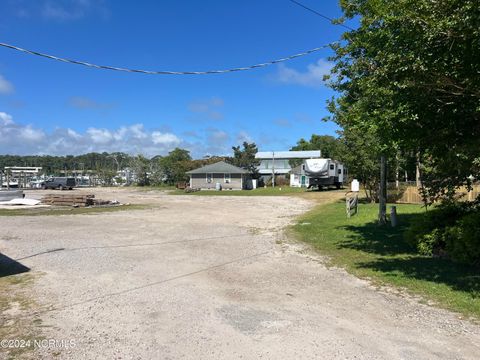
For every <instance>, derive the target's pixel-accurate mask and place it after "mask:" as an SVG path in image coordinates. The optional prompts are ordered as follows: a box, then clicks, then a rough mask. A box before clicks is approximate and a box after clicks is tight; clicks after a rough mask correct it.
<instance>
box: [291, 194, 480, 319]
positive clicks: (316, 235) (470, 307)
mask: <svg viewBox="0 0 480 360" xmlns="http://www.w3.org/2000/svg"><path fill="white" fill-rule="evenodd" d="M388 211H389V210H388ZM388 211H387V212H388ZM423 211H425V210H424V209H422V208H421V207H420V206H419V205H401V204H397V213H398V219H399V226H398V227H396V228H391V227H390V226H389V225H388V226H384V227H380V226H378V225H377V223H376V219H377V215H378V205H372V204H360V206H359V214H358V215H355V216H353V217H352V218H350V219H347V218H346V215H345V203H338V202H337V203H334V204H327V205H321V206H319V207H317V208H316V209H315V210H313V211H311V212H309V213H308V214H306V215H304V216H303V217H302V218H301V219H300V220H299V222H298V223H297V225H295V226H293V232H294V234H295V236H296V237H297V238H298V239H300V240H302V241H304V242H307V243H310V244H312V245H313V246H314V248H315V249H317V250H318V251H319V253H321V254H322V255H327V256H328V258H329V260H328V264H329V265H333V266H339V267H342V268H345V269H346V270H347V271H348V272H350V273H352V274H354V275H355V276H358V277H361V278H368V279H370V280H371V281H373V283H374V284H378V285H393V286H395V287H399V288H403V289H405V290H407V291H408V292H410V293H412V294H416V295H421V296H422V298H423V299H425V300H426V301H428V302H433V303H435V304H436V305H438V306H440V307H444V308H447V309H450V310H453V311H457V312H459V313H461V314H463V315H465V316H467V317H471V318H473V319H475V320H477V321H478V320H480V272H479V271H478V269H473V268H471V267H467V266H462V265H458V264H455V263H452V262H450V261H448V260H445V259H435V258H431V257H425V256H421V255H418V254H416V253H415V252H414V251H413V249H412V248H410V247H409V246H408V245H407V244H406V243H405V242H404V241H403V231H404V230H405V228H406V225H407V224H408V223H409V221H410V219H412V218H413V217H414V216H416V214H418V213H420V212H423Z"/></svg>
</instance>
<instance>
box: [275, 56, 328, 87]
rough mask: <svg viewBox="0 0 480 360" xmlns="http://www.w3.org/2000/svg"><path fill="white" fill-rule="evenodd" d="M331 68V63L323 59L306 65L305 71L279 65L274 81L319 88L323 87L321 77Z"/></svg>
mask: <svg viewBox="0 0 480 360" xmlns="http://www.w3.org/2000/svg"><path fill="white" fill-rule="evenodd" d="M332 67H333V63H331V62H329V61H326V60H324V59H320V60H318V61H317V62H316V63H314V64H310V65H308V66H307V69H306V71H299V70H296V69H293V68H290V67H288V66H287V65H285V64H279V65H278V71H277V73H276V74H275V80H276V81H278V82H281V83H284V84H297V85H302V86H310V87H319V86H322V85H324V83H325V82H324V81H323V77H324V76H325V75H328V74H329V73H330V70H331V69H332Z"/></svg>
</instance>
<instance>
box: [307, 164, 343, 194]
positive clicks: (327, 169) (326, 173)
mask: <svg viewBox="0 0 480 360" xmlns="http://www.w3.org/2000/svg"><path fill="white" fill-rule="evenodd" d="M304 166H305V175H307V176H308V178H309V185H308V188H311V187H313V186H317V187H318V188H319V189H322V187H329V186H335V187H336V188H337V189H340V188H341V187H342V185H343V182H344V181H345V180H346V177H345V175H346V174H345V167H344V166H343V164H342V163H340V162H338V161H336V160H332V159H308V160H305V163H304Z"/></svg>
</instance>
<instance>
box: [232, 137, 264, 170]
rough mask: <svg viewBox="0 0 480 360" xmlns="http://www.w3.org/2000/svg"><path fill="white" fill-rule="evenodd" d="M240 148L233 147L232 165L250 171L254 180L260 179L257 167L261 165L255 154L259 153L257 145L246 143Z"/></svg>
mask: <svg viewBox="0 0 480 360" xmlns="http://www.w3.org/2000/svg"><path fill="white" fill-rule="evenodd" d="M242 146H243V149H242V148H240V146H232V150H233V158H232V159H231V163H232V165H235V166H238V167H240V168H242V169H245V170H248V171H249V172H250V175H252V177H253V178H258V170H257V167H258V165H259V164H260V161H259V160H258V159H255V154H256V153H257V152H258V147H257V145H256V144H255V143H248V142H246V141H244V142H243V144H242Z"/></svg>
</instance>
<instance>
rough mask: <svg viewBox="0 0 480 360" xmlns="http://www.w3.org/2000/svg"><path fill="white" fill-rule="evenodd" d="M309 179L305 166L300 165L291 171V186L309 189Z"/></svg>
mask: <svg viewBox="0 0 480 360" xmlns="http://www.w3.org/2000/svg"><path fill="white" fill-rule="evenodd" d="M308 185H309V178H308V176H306V175H305V164H300V165H298V166H296V167H294V168H293V169H292V170H291V171H290V186H292V187H308Z"/></svg>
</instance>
